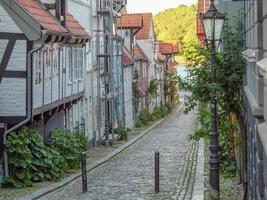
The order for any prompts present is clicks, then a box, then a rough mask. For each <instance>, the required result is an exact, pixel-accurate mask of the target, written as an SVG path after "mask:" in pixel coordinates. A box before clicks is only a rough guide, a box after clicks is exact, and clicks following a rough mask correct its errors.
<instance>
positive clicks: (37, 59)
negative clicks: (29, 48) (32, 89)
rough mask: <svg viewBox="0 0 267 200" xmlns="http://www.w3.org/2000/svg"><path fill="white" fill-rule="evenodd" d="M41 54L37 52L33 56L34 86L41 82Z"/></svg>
mask: <svg viewBox="0 0 267 200" xmlns="http://www.w3.org/2000/svg"><path fill="white" fill-rule="evenodd" d="M42 55H43V52H42V51H38V52H37V53H36V54H35V60H34V61H35V62H34V65H35V66H34V67H35V84H36V85H38V84H40V83H41V82H42V64H43V63H42V61H43V56H42Z"/></svg>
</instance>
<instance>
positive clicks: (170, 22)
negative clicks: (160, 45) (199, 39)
mask: <svg viewBox="0 0 267 200" xmlns="http://www.w3.org/2000/svg"><path fill="white" fill-rule="evenodd" d="M196 10H197V8H196V5H191V6H186V5H179V6H178V7H177V8H172V9H167V10H165V11H163V12H160V13H159V14H157V15H156V16H155V17H154V27H155V32H156V35H157V39H158V40H163V41H166V42H171V43H180V44H181V49H183V48H184V47H185V46H188V44H189V43H190V40H191V39H192V38H194V39H196V26H195V20H196V13H197V11H196Z"/></svg>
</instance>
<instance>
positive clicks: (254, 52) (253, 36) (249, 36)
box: [243, 0, 267, 199]
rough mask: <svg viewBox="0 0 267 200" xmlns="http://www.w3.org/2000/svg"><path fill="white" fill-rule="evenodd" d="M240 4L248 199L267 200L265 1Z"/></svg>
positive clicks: (266, 42)
mask: <svg viewBox="0 0 267 200" xmlns="http://www.w3.org/2000/svg"><path fill="white" fill-rule="evenodd" d="M244 3H245V4H244V6H245V12H244V19H245V51H244V52H243V56H244V58H245V60H246V74H245V77H244V81H245V85H244V94H245V95H244V99H245V108H244V116H245V123H246V129H247V149H248V157H247V158H248V174H247V181H248V198H249V199H267V187H266V185H267V174H266V171H267V146H266V144H267V141H266V131H267V123H266V119H267V115H266V113H267V104H266V102H267V99H266V98H267V90H266V83H267V82H266V80H267V79H266V69H267V37H266V34H267V18H266V16H267V1H266V0H259V1H245V2H244Z"/></svg>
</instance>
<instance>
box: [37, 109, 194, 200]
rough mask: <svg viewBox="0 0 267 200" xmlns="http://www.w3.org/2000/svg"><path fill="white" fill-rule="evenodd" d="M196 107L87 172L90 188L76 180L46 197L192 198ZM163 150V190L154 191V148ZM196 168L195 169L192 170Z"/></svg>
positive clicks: (108, 199)
mask: <svg viewBox="0 0 267 200" xmlns="http://www.w3.org/2000/svg"><path fill="white" fill-rule="evenodd" d="M195 114H196V113H195V111H193V112H191V113H189V114H188V115H185V114H183V113H182V114H180V112H176V113H174V114H173V115H172V116H171V117H169V118H168V119H167V120H165V121H164V122H163V123H162V124H160V125H158V126H157V127H155V128H154V129H153V130H152V131H151V132H150V133H148V134H147V135H146V136H145V137H144V138H143V139H142V140H140V141H139V142H137V143H136V144H135V145H133V146H131V147H130V148H129V149H127V150H126V151H124V152H123V153H121V154H120V155H118V156H117V157H115V158H114V159H113V160H111V161H110V162H108V163H107V164H105V165H103V166H101V167H99V168H97V169H95V170H93V171H91V172H89V173H88V192H87V193H84V194H83V193H82V185H81V180H80V179H79V180H76V181H74V182H72V183H71V184H69V185H68V186H65V187H64V188H62V189H61V190H60V191H56V192H54V193H52V194H50V195H49V196H45V197H43V198H42V199H45V200H60V199H62V200H63V199H64V200H75V199H79V200H113V199H114V200H141V199H151V200H152V199H153V200H157V199H179V200H180V199H181V200H182V199H190V198H191V195H190V194H191V193H192V190H193V180H194V170H195V167H196V164H195V163H196V162H195V161H196V155H197V149H198V145H197V144H196V143H194V142H192V141H188V139H187V136H188V134H190V133H192V132H193V131H194V130H195ZM155 151H160V192H159V193H157V194H156V193H155V192H154V152H155ZM192 172H193V173H192Z"/></svg>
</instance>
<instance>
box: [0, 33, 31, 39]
mask: <svg viewBox="0 0 267 200" xmlns="http://www.w3.org/2000/svg"><path fill="white" fill-rule="evenodd" d="M0 39H1V40H10V39H16V40H27V38H26V36H25V35H24V34H23V33H9V32H0Z"/></svg>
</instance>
